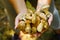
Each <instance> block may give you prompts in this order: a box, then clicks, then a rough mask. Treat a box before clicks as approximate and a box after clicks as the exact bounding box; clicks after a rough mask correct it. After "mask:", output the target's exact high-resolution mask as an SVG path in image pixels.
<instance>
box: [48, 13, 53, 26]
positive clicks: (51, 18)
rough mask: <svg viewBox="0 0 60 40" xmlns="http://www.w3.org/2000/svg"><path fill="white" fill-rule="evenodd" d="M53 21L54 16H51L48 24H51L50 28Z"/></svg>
mask: <svg viewBox="0 0 60 40" xmlns="http://www.w3.org/2000/svg"><path fill="white" fill-rule="evenodd" d="M52 20H53V15H52V14H51V16H50V17H49V19H48V24H49V26H50V25H51V22H52Z"/></svg>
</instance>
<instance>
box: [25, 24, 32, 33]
mask: <svg viewBox="0 0 60 40" xmlns="http://www.w3.org/2000/svg"><path fill="white" fill-rule="evenodd" d="M25 32H26V33H30V32H31V26H30V24H29V23H27V24H26V28H25Z"/></svg>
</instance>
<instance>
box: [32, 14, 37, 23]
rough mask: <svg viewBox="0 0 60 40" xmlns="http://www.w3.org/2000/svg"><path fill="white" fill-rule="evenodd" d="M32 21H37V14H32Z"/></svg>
mask: <svg viewBox="0 0 60 40" xmlns="http://www.w3.org/2000/svg"><path fill="white" fill-rule="evenodd" d="M32 23H33V24H35V23H36V14H32Z"/></svg>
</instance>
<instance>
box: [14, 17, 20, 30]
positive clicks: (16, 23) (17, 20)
mask: <svg viewBox="0 0 60 40" xmlns="http://www.w3.org/2000/svg"><path fill="white" fill-rule="evenodd" d="M18 22H19V19H18V17H16V19H15V29H16V28H17V25H18Z"/></svg>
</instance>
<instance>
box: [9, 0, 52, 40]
mask: <svg viewBox="0 0 60 40" xmlns="http://www.w3.org/2000/svg"><path fill="white" fill-rule="evenodd" d="M9 1H10V3H11V4H12V5H13V7H14V8H15V10H16V12H17V16H16V18H15V29H16V28H17V25H18V22H19V20H20V19H19V17H20V14H22V15H23V14H24V13H27V8H26V5H25V2H24V0H9ZM50 3H51V0H38V2H37V8H36V12H39V11H40V10H41V7H42V5H47V4H48V5H50ZM52 20H53V15H52V14H51V16H50V17H49V19H48V23H49V25H51V22H52ZM29 35H31V34H29ZM33 35H34V36H37V37H38V35H37V34H33ZM23 36H24V33H23V32H21V31H20V35H19V37H20V38H21V39H22V37H23ZM39 36H40V34H39Z"/></svg>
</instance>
